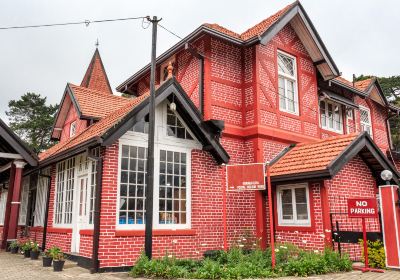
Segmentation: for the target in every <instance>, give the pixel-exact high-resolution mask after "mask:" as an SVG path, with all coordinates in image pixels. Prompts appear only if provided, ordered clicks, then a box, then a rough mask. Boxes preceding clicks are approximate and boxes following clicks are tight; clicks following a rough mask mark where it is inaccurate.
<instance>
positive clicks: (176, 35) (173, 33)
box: [158, 24, 183, 40]
mask: <svg viewBox="0 0 400 280" xmlns="http://www.w3.org/2000/svg"><path fill="white" fill-rule="evenodd" d="M158 26H160V27H161V28H162V29H164V30H165V31H167V32H168V33H170V34H172V35H174V36H175V37H177V38H179V39H181V40H183V38H182V37H181V36H179V35H178V34H176V33H175V32H173V31H171V30H169V29H168V28H166V27H165V26H163V25H161V24H158Z"/></svg>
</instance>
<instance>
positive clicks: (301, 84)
mask: <svg viewBox="0 0 400 280" xmlns="http://www.w3.org/2000/svg"><path fill="white" fill-rule="evenodd" d="M277 50H281V51H284V52H286V53H288V54H290V55H292V56H295V57H296V62H297V69H298V71H297V87H298V93H299V112H300V116H296V115H293V114H287V113H284V112H281V111H280V110H279V95H278V70H277ZM256 64H257V65H256V70H257V73H258V76H257V78H258V87H257V97H256V100H258V102H259V103H260V108H259V113H260V120H259V123H260V124H261V125H267V126H272V127H276V128H280V129H283V130H287V131H291V132H295V133H299V134H303V135H307V136H312V137H319V123H318V121H319V120H318V113H317V111H318V95H317V79H316V69H315V67H314V65H313V62H312V60H311V58H310V57H309V55H308V53H307V52H306V50H305V48H304V46H303V44H302V43H301V41H300V39H299V38H298V37H297V35H296V33H295V31H294V30H293V29H292V28H291V26H290V25H287V26H285V27H284V28H283V29H282V30H281V31H280V32H279V33H278V34H277V35H276V36H275V37H274V38H273V39H272V40H271V41H270V42H269V43H268V44H267V45H265V46H264V45H257V46H256Z"/></svg>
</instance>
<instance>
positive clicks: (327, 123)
mask: <svg viewBox="0 0 400 280" xmlns="http://www.w3.org/2000/svg"><path fill="white" fill-rule="evenodd" d="M319 110H320V116H321V127H322V128H323V129H326V130H330V131H334V132H338V133H343V117H342V107H341V105H340V104H337V103H335V102H332V101H329V100H321V101H320V102H319Z"/></svg>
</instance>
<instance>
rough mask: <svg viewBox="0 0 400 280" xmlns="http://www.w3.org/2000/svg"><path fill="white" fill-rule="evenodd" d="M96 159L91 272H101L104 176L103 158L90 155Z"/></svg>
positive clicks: (92, 158)
mask: <svg viewBox="0 0 400 280" xmlns="http://www.w3.org/2000/svg"><path fill="white" fill-rule="evenodd" d="M88 157H89V158H90V159H91V160H94V161H96V192H95V203H94V211H93V212H94V213H93V246H92V250H93V251H92V268H91V270H90V272H91V273H97V272H99V266H100V263H99V241H100V209H101V191H102V177H103V159H102V158H101V157H96V156H92V155H90V156H88Z"/></svg>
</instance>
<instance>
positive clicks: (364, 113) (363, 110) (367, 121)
mask: <svg viewBox="0 0 400 280" xmlns="http://www.w3.org/2000/svg"><path fill="white" fill-rule="evenodd" d="M360 125H361V131H366V132H368V134H369V135H370V136H371V137H373V135H372V122H371V112H370V110H369V109H368V108H367V107H362V106H360Z"/></svg>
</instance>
